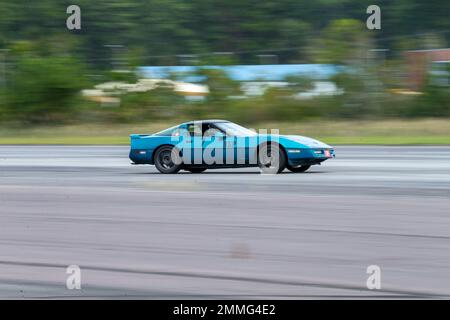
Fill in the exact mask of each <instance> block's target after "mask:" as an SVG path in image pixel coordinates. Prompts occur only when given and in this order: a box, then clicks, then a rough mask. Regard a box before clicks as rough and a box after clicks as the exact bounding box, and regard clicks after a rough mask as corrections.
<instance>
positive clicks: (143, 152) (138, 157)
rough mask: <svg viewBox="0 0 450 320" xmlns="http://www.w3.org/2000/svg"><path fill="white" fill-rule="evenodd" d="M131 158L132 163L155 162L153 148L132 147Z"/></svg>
mask: <svg viewBox="0 0 450 320" xmlns="http://www.w3.org/2000/svg"><path fill="white" fill-rule="evenodd" d="M129 158H130V160H131V162H132V164H154V163H153V150H151V149H131V150H130V154H129Z"/></svg>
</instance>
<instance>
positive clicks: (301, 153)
mask: <svg viewBox="0 0 450 320" xmlns="http://www.w3.org/2000/svg"><path fill="white" fill-rule="evenodd" d="M286 153H287V157H288V162H289V164H290V165H293V166H298V165H311V164H318V163H321V162H323V161H325V160H328V159H331V158H334V157H336V154H335V152H334V149H333V148H307V149H306V148H302V149H287V150H286Z"/></svg>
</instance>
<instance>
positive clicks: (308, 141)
mask: <svg viewBox="0 0 450 320" xmlns="http://www.w3.org/2000/svg"><path fill="white" fill-rule="evenodd" d="M283 137H284V138H286V139H289V140H291V141H295V142H298V143H301V144H303V145H305V146H307V147H309V148H332V147H331V146H329V145H327V144H326V143H323V142H321V141H319V140H316V139H312V138H308V137H304V136H293V135H288V136H286V135H283Z"/></svg>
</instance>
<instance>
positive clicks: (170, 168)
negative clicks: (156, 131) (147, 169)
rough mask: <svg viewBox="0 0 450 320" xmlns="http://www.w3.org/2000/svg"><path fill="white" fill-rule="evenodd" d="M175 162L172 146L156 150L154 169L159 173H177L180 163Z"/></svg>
mask: <svg viewBox="0 0 450 320" xmlns="http://www.w3.org/2000/svg"><path fill="white" fill-rule="evenodd" d="M179 162H180V161H179V160H177V152H176V149H174V148H173V147H172V146H163V147H161V148H159V149H158V150H156V154H155V167H156V169H158V171H159V172H161V173H177V172H178V171H180V169H181V167H182V163H179Z"/></svg>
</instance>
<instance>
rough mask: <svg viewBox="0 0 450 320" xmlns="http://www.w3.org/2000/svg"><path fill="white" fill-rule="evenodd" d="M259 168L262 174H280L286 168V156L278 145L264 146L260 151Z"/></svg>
mask: <svg viewBox="0 0 450 320" xmlns="http://www.w3.org/2000/svg"><path fill="white" fill-rule="evenodd" d="M258 166H259V169H260V170H261V172H262V173H267V174H276V173H280V172H282V171H283V170H284V169H285V168H286V155H285V154H284V151H283V150H282V149H281V148H280V147H279V146H278V145H277V144H274V143H273V144H270V143H268V144H264V145H262V146H261V147H260V148H259V151H258Z"/></svg>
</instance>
